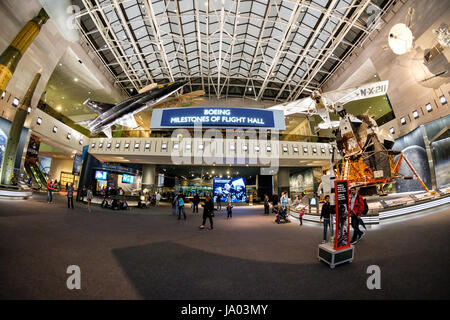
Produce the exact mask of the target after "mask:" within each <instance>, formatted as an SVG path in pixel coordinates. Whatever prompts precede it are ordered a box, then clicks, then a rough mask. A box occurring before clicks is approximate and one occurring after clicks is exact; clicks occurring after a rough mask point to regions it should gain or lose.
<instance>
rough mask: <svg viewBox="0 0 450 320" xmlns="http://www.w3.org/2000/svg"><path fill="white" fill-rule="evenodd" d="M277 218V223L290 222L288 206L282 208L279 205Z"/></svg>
mask: <svg viewBox="0 0 450 320" xmlns="http://www.w3.org/2000/svg"><path fill="white" fill-rule="evenodd" d="M277 209H278V210H277V218H276V219H275V222H276V223H277V224H280V223H281V224H282V223H289V222H291V221H290V220H289V219H288V218H287V208H284V209H283V208H282V207H279V206H277Z"/></svg>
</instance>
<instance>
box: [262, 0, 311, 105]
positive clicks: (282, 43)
mask: <svg viewBox="0 0 450 320" xmlns="http://www.w3.org/2000/svg"><path fill="white" fill-rule="evenodd" d="M301 4H302V1H300V0H297V1H296V2H295V5H294V9H293V10H292V14H291V17H290V19H289V23H288V24H287V26H286V29H285V30H284V33H283V36H282V37H281V41H280V43H279V45H278V49H277V50H276V51H275V52H276V53H275V57H274V58H273V59H272V63H271V65H270V67H269V70H267V74H266V77H265V78H264V81H263V83H262V85H261V88H260V90H259V93H258V95H257V96H256V100H257V101H258V100H261V97H262V96H263V94H264V90H265V89H266V87H267V84H268V82H269V79H270V78H271V77H272V72H273V70H274V69H275V67H276V65H277V64H278V61H279V60H280V57H281V52H282V49H283V48H284V46H285V45H286V43H287V40H288V38H289V36H290V34H291V33H292V31H293V30H294V28H295V24H294V23H295V22H296V21H297V19H298V16H299V15H300V13H301V12H302V10H301Z"/></svg>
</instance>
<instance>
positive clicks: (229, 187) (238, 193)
mask: <svg viewBox="0 0 450 320" xmlns="http://www.w3.org/2000/svg"><path fill="white" fill-rule="evenodd" d="M245 186H246V181H245V178H242V177H237V178H224V179H222V178H214V180H213V187H214V200H215V201H217V200H218V199H217V196H218V195H219V194H221V195H222V196H221V201H222V202H226V201H227V199H228V196H229V195H231V202H245V201H246V199H247V196H246V192H245Z"/></svg>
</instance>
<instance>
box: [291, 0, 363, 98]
mask: <svg viewBox="0 0 450 320" xmlns="http://www.w3.org/2000/svg"><path fill="white" fill-rule="evenodd" d="M370 3H371V2H370V0H363V2H361V4H360V5H359V8H358V9H357V10H356V11H355V12H354V13H353V16H352V17H351V18H350V19H351V20H352V21H353V22H354V23H356V21H357V20H358V18H359V17H360V16H361V14H362V13H363V12H364V11H365V10H366V8H367V6H368V5H369V4H370ZM352 27H353V24H348V25H345V27H344V30H343V31H341V32H340V34H339V36H338V37H337V38H336V39H335V40H334V41H333V43H332V44H331V48H330V49H329V50H328V53H327V54H326V55H325V57H324V58H323V61H322V62H320V63H319V64H317V65H316V66H315V68H314V70H312V72H311V73H310V72H309V70H308V72H305V74H304V75H303V77H302V79H301V81H303V80H304V79H305V76H306V75H307V74H308V78H307V79H306V81H307V82H306V85H308V84H309V83H310V82H311V81H312V80H313V79H314V77H315V76H316V74H317V73H318V72H319V71H320V69H321V68H322V66H323V65H324V64H325V62H326V61H327V60H328V58H329V57H330V56H331V54H332V53H333V52H334V50H336V48H337V47H338V45H339V44H340V43H341V40H343V39H344V38H345V36H346V35H347V33H348V32H349V31H350V30H351V28H352ZM329 41H331V39H328V41H327V43H326V44H325V45H324V46H327V45H328V42H329ZM297 90H298V91H297ZM296 91H297V92H296ZM294 92H296V93H295V96H294V99H293V100H294V101H295V100H297V99H298V98H299V97H300V95H301V94H302V92H303V89H302V88H301V87H300V86H297V87H296V88H295V89H294V91H293V93H294ZM291 97H292V93H291V95H290V97H289V98H291ZM289 98H288V101H289Z"/></svg>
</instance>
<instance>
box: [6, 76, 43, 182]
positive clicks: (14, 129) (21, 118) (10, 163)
mask: <svg viewBox="0 0 450 320" xmlns="http://www.w3.org/2000/svg"><path fill="white" fill-rule="evenodd" d="M40 78H41V73H40V72H39V73H37V74H36V76H35V77H34V79H33V82H32V83H31V85H30V87H29V88H28V91H27V93H26V95H25V97H24V98H23V101H22V104H21V105H20V106H19V107H18V108H17V111H16V114H15V115H14V119H13V121H12V123H11V129H10V130H9V134H8V140H7V142H6V148H5V151H4V154H3V161H2V166H1V169H0V183H2V184H10V183H11V178H12V177H13V175H14V164H15V162H16V154H17V149H18V147H19V141H20V135H21V133H22V128H23V125H24V123H25V120H26V118H27V115H28V108H29V107H31V98H32V97H33V94H34V91H35V89H36V86H37V84H38V82H39V79H40ZM15 179H16V178H14V179H13V180H15Z"/></svg>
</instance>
